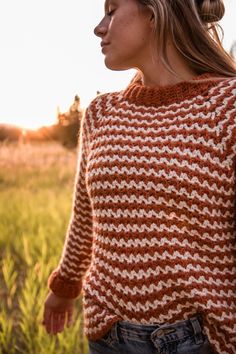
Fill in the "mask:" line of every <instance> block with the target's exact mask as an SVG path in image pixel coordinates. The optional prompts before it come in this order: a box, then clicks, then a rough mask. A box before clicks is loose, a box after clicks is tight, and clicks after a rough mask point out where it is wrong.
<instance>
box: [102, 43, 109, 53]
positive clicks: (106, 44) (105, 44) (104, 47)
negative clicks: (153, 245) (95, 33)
mask: <svg viewBox="0 0 236 354" xmlns="http://www.w3.org/2000/svg"><path fill="white" fill-rule="evenodd" d="M109 44H110V43H109V42H104V41H102V42H101V47H102V53H104V51H105V49H106V48H107V47H108V46H109Z"/></svg>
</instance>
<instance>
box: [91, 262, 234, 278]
mask: <svg viewBox="0 0 236 354" xmlns="http://www.w3.org/2000/svg"><path fill="white" fill-rule="evenodd" d="M93 261H94V265H92V267H94V266H95V267H96V263H97V264H98V265H99V268H100V269H101V268H102V267H104V269H106V272H109V273H110V274H112V276H114V277H121V278H123V279H125V281H128V280H129V279H130V280H134V279H136V280H141V281H142V280H143V279H148V278H150V277H152V276H155V277H157V276H159V275H160V274H165V275H168V274H172V276H173V274H179V273H180V272H181V273H183V274H187V273H191V272H192V271H194V272H204V273H205V274H207V275H210V274H212V275H214V277H216V276H217V275H219V276H222V275H223V277H226V275H227V274H229V275H234V274H235V272H236V267H234V266H232V269H231V270H230V269H228V268H227V267H225V268H223V269H222V270H220V269H219V268H217V267H214V268H212V269H210V268H209V267H207V266H206V267H203V266H200V265H199V264H197V265H193V264H188V265H186V266H185V267H183V266H182V265H181V264H175V265H171V266H168V265H166V266H163V267H160V266H159V265H153V268H152V267H148V268H146V269H145V270H144V269H139V270H138V271H136V270H134V269H129V270H127V269H119V268H118V267H116V266H115V265H114V264H112V266H111V265H110V264H109V262H105V261H103V260H101V259H96V258H95V259H94V260H93ZM210 279H212V281H213V282H214V280H213V278H212V277H211V278H210ZM216 282H217V284H218V279H217V280H216Z"/></svg>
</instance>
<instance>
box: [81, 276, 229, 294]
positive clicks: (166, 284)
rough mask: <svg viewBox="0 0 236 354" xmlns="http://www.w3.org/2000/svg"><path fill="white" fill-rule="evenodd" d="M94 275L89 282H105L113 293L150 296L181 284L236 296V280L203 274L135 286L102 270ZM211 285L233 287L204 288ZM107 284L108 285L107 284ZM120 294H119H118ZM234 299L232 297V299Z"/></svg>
mask: <svg viewBox="0 0 236 354" xmlns="http://www.w3.org/2000/svg"><path fill="white" fill-rule="evenodd" d="M93 274H94V276H92V275H91V276H90V277H89V275H88V277H89V281H88V282H89V283H95V284H96V285H97V286H98V287H99V289H100V288H101V286H102V284H104V282H105V283H106V284H107V285H108V287H107V289H108V288H109V289H110V291H111V294H114V293H116V292H117V293H121V296H122V294H126V295H132V296H135V295H143V296H148V295H151V294H153V293H155V292H156V293H157V292H160V291H162V290H163V289H166V292H168V290H169V291H172V290H173V289H176V287H179V286H180V287H181V286H183V285H184V286H185V287H186V286H192V287H193V288H194V289H195V290H196V292H197V294H198V293H199V292H200V293H201V292H203V294H205V293H208V294H210V295H213V296H216V297H222V298H223V299H225V297H228V298H230V297H231V296H232V297H233V298H236V293H235V292H234V291H233V290H232V288H234V285H236V281H234V282H233V283H230V281H229V280H228V279H225V280H221V279H219V278H217V279H213V278H211V279H210V280H208V279H206V278H205V277H204V276H203V275H201V276H199V277H198V278H196V277H194V276H192V275H190V276H189V277H188V278H184V279H181V278H180V277H178V278H177V279H175V280H172V279H168V280H159V279H157V281H156V283H155V284H153V283H152V284H150V285H149V286H146V285H142V283H141V284H139V283H138V284H137V285H135V286H132V287H130V286H129V285H126V284H129V282H127V283H125V284H124V285H123V284H122V283H120V282H119V281H117V280H114V279H113V278H111V277H110V276H109V275H106V274H105V273H102V272H101V271H99V270H97V269H95V270H94V271H93ZM196 283H197V284H199V285H201V286H200V287H198V286H197V285H196ZM206 284H208V285H210V286H211V287H213V286H216V288H217V287H222V286H223V287H224V288H225V287H230V288H231V289H228V291H227V292H226V291H224V290H216V289H214V288H213V289H212V291H210V290H208V289H206V288H204V285H206ZM105 286H106V285H105ZM85 288H86V282H85ZM117 295H119V294H117ZM231 300H232V299H231Z"/></svg>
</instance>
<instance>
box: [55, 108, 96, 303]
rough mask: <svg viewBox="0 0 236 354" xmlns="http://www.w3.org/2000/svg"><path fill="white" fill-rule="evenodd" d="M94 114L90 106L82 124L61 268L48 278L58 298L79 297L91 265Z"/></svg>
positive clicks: (60, 263)
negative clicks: (90, 166)
mask: <svg viewBox="0 0 236 354" xmlns="http://www.w3.org/2000/svg"><path fill="white" fill-rule="evenodd" d="M91 115H92V113H91V110H90V107H88V108H87V110H86V112H85V115H84V116H83V118H82V121H81V128H80V139H79V148H78V165H77V172H76V178H75V187H74V195H73V206H72V213H71V219H70V222H69V226H68V230H67V234H66V238H65V243H64V247H63V252H62V255H61V259H60V262H59V266H58V267H57V269H55V270H54V271H53V272H52V273H51V275H50V277H49V279H48V287H49V289H50V290H51V291H52V292H53V293H54V294H55V295H57V296H59V297H64V298H76V297H77V296H78V295H79V294H80V292H81V288H82V278H83V276H84V274H85V272H86V271H87V269H88V267H89V265H90V262H91V253H92V234H93V231H92V230H93V228H92V207H91V202H90V198H89V195H88V191H87V187H86V168H87V163H88V154H89V149H90V137H91V121H92V120H91Z"/></svg>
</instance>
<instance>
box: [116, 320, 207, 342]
mask: <svg viewBox="0 0 236 354" xmlns="http://www.w3.org/2000/svg"><path fill="white" fill-rule="evenodd" d="M189 336H193V337H194V338H195V342H196V343H199V344H200V343H201V342H202V340H203V338H202V319H201V316H195V317H192V318H189V319H188V320H184V321H179V322H176V323H173V324H168V323H164V324H157V325H156V324H154V325H142V324H141V325H140V324H133V323H130V322H126V321H119V322H117V323H115V325H113V327H112V329H111V337H112V338H113V339H116V340H119V339H120V338H126V339H130V340H136V341H144V342H145V341H148V340H150V341H152V342H153V343H154V344H155V346H158V345H160V343H162V344H163V343H164V342H169V341H172V340H182V339H184V338H187V337H189Z"/></svg>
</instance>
